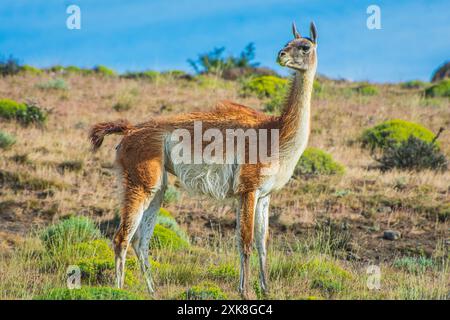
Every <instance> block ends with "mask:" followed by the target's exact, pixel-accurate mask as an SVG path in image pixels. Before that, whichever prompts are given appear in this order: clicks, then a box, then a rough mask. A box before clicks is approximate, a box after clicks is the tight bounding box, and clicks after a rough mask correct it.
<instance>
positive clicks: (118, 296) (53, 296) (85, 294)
mask: <svg viewBox="0 0 450 320" xmlns="http://www.w3.org/2000/svg"><path fill="white" fill-rule="evenodd" d="M34 299H35V300H142V297H141V296H139V295H137V294H135V293H131V292H128V291H125V290H120V289H113V288H111V287H83V288H81V289H72V290H70V289H67V288H57V289H51V290H48V291H46V292H44V293H43V294H41V295H39V296H37V297H35V298H34Z"/></svg>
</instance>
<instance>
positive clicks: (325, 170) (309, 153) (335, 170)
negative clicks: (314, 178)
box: [294, 147, 345, 176]
mask: <svg viewBox="0 0 450 320" xmlns="http://www.w3.org/2000/svg"><path fill="white" fill-rule="evenodd" d="M344 172H345V168H344V166H343V165H341V164H340V163H338V162H336V161H334V160H333V157H332V156H331V155H330V154H328V153H326V152H324V151H322V150H320V149H317V148H312V147H309V148H306V150H305V152H303V154H302V156H301V157H300V159H299V161H298V162H297V165H296V167H295V170H294V175H296V176H301V175H310V176H311V175H333V174H343V173H344Z"/></svg>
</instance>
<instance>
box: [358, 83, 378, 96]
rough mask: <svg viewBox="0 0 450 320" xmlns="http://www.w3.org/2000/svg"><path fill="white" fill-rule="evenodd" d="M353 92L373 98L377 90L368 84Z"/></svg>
mask: <svg viewBox="0 0 450 320" xmlns="http://www.w3.org/2000/svg"><path fill="white" fill-rule="evenodd" d="M355 91H356V92H357V93H359V94H360V95H363V96H374V95H377V94H378V88H377V87H375V86H373V85H371V84H368V83H364V84H361V85H360V86H358V87H356V88H355Z"/></svg>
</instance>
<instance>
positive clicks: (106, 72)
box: [93, 65, 117, 77]
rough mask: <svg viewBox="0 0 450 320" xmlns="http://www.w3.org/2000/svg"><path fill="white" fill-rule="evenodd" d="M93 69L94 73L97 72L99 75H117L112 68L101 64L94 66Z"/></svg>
mask: <svg viewBox="0 0 450 320" xmlns="http://www.w3.org/2000/svg"><path fill="white" fill-rule="evenodd" d="M93 71H94V72H95V73H96V74H99V75H102V76H105V77H114V76H116V75H117V74H116V72H115V71H114V70H113V69H110V68H108V67H106V66H102V65H98V66H95V67H94V69H93Z"/></svg>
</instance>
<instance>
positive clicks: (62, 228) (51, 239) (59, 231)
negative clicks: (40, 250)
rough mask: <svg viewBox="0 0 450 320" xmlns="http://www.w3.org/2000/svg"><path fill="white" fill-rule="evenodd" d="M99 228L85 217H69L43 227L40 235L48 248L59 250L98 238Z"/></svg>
mask: <svg viewBox="0 0 450 320" xmlns="http://www.w3.org/2000/svg"><path fill="white" fill-rule="evenodd" d="M99 237H100V230H99V229H98V228H97V226H96V225H95V223H94V222H93V221H92V220H91V219H89V218H86V217H80V216H76V217H70V218H67V219H64V220H62V221H60V222H58V223H57V224H53V225H50V226H48V227H47V228H45V229H44V230H43V231H42V232H41V235H40V238H41V241H42V242H43V244H44V246H45V247H46V248H47V249H49V250H61V249H64V248H66V247H68V246H71V245H73V244H76V243H81V242H86V241H91V240H95V239H98V238H99Z"/></svg>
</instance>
